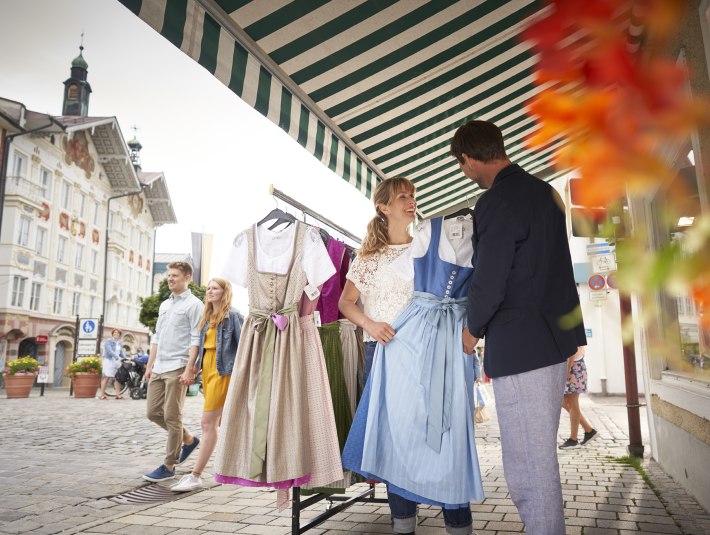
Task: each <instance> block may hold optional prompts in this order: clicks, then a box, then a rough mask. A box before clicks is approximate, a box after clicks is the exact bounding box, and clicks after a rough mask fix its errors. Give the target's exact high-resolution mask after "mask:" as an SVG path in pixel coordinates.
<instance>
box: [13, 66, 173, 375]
mask: <svg viewBox="0 0 710 535" xmlns="http://www.w3.org/2000/svg"><path fill="white" fill-rule="evenodd" d="M87 71H88V65H87V64H86V61H85V60H84V58H83V54H82V53H80V54H79V56H78V57H77V58H76V59H75V60H74V61H73V62H72V67H71V75H70V78H69V79H68V80H67V81H66V82H65V83H64V85H65V90H64V105H63V115H60V116H52V115H48V114H44V113H37V112H34V111H31V110H28V109H27V108H26V107H25V106H24V105H23V104H22V103H19V102H14V101H10V100H7V99H2V98H0V151H1V153H0V161H2V173H1V174H0V179H1V189H0V192H1V194H2V201H3V202H2V212H1V217H0V221H1V224H2V227H1V229H0V281H1V282H0V359H2V360H5V361H7V360H12V359H14V358H17V357H18V356H24V355H33V356H35V357H36V358H37V359H38V360H39V361H40V363H41V364H43V365H46V366H48V367H49V374H50V377H49V381H50V384H54V385H61V384H67V379H66V378H65V377H64V370H65V369H66V366H67V365H68V364H69V362H70V361H71V359H72V357H73V355H74V349H75V346H76V340H75V324H76V318H77V316H78V317H80V318H100V317H101V316H102V315H103V317H104V338H105V337H106V336H108V334H107V333H108V332H110V331H111V329H113V328H114V327H118V328H120V329H122V330H123V332H124V338H123V340H124V344H125V345H127V346H128V347H129V348H131V350H134V351H135V350H136V349H137V348H139V347H142V348H146V347H148V334H149V333H148V329H146V328H145V327H144V326H142V325H141V324H140V323H139V321H138V315H139V310H140V300H139V299H140V297H145V296H148V295H150V293H151V290H152V281H153V278H152V276H153V271H152V268H153V258H154V249H155V229H156V228H157V227H158V226H160V225H163V224H170V223H176V222H177V221H176V218H175V213H174V211H173V207H172V203H171V201H170V195H169V192H168V188H167V183H166V180H165V176H164V175H163V174H162V173H144V172H142V171H141V169H140V159H139V158H140V156H139V153H140V148H141V147H140V143H138V141H137V140H136V139H133V140H131V141H130V142H128V143H127V142H126V141H125V139H124V137H123V135H122V133H121V128H120V126H119V124H118V121H117V120H116V118H115V117H91V116H89V115H88V103H89V96H90V93H91V87H90V86H89V84H88V81H87Z"/></svg>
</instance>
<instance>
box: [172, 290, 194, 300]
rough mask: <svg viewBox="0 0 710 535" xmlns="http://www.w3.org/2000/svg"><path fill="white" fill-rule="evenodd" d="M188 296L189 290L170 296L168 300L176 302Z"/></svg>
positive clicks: (190, 292) (190, 293)
mask: <svg viewBox="0 0 710 535" xmlns="http://www.w3.org/2000/svg"><path fill="white" fill-rule="evenodd" d="M188 295H192V291H191V290H190V288H188V289H187V290H185V291H184V292H182V293H181V294H180V295H175V294H172V293H171V294H170V299H172V300H174V301H177V300H178V299H185V298H186V297H187V296H188Z"/></svg>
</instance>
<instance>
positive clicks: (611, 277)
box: [606, 273, 619, 290]
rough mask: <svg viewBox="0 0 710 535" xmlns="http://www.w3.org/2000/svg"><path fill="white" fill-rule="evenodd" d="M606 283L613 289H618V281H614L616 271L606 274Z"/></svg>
mask: <svg viewBox="0 0 710 535" xmlns="http://www.w3.org/2000/svg"><path fill="white" fill-rule="evenodd" d="M606 285H607V286H608V287H609V288H611V289H613V290H618V289H619V283H618V282H617V281H616V273H609V274H608V275H607V276H606Z"/></svg>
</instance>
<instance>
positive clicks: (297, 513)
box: [291, 483, 387, 535]
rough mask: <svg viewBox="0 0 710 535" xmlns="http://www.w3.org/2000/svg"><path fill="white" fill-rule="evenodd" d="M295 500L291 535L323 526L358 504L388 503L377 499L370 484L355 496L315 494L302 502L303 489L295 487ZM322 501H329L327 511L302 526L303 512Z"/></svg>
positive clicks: (292, 505) (385, 499) (292, 506)
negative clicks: (335, 503)
mask: <svg viewBox="0 0 710 535" xmlns="http://www.w3.org/2000/svg"><path fill="white" fill-rule="evenodd" d="M292 490H293V500H292V503H291V535H298V534H299V533H305V532H306V531H308V530H310V529H313V528H314V527H316V526H318V525H320V524H322V523H323V522H325V521H326V520H328V519H329V518H330V517H331V516H333V515H337V514H338V513H340V512H341V511H344V510H345V509H347V508H348V507H350V506H351V505H355V504H356V503H387V498H375V485H374V484H372V483H370V485H369V487H368V489H367V490H365V491H364V492H361V493H359V494H356V495H355V496H344V495H340V494H324V493H320V494H314V495H313V496H311V497H309V498H308V499H306V500H303V501H301V488H300V487H293V489H292ZM322 500H328V501H329V502H330V503H329V504H328V507H327V509H326V510H325V511H324V512H322V513H321V514H319V515H318V516H315V517H313V518H312V519H310V520H309V521H308V522H306V523H305V524H304V525H303V526H301V511H302V510H303V509H305V508H306V507H310V506H311V505H313V504H316V503H318V502H320V501H322ZM333 502H342V503H340V504H338V505H335V506H334V505H333Z"/></svg>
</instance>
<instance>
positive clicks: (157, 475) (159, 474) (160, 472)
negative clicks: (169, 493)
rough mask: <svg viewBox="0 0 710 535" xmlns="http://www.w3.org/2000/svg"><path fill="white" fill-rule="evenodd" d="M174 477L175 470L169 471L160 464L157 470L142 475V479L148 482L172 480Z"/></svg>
mask: <svg viewBox="0 0 710 535" xmlns="http://www.w3.org/2000/svg"><path fill="white" fill-rule="evenodd" d="M174 477H175V470H170V469H169V468H168V467H167V466H165V465H164V464H161V465H160V466H159V467H158V468H156V469H155V470H153V471H152V472H150V473H149V474H143V479H147V480H148V481H155V482H156V483H157V482H158V481H164V480H166V479H172V478H174Z"/></svg>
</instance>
